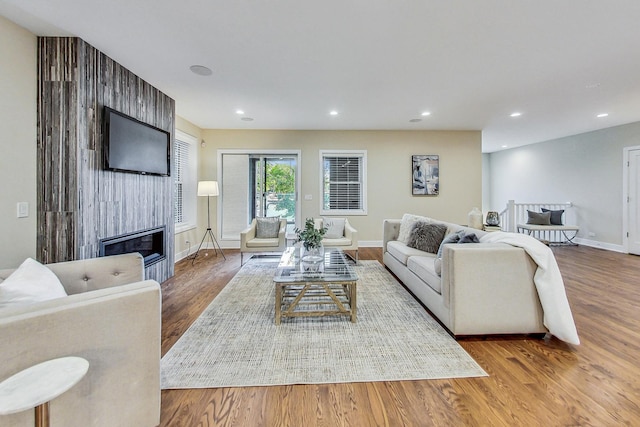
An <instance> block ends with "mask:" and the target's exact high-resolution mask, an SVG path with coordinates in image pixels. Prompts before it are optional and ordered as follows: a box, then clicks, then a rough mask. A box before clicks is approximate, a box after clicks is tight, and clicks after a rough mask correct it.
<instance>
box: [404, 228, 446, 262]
mask: <svg viewBox="0 0 640 427" xmlns="http://www.w3.org/2000/svg"><path fill="white" fill-rule="evenodd" d="M446 232H447V226H446V225H444V224H437V223H433V224H428V223H425V222H422V221H420V222H417V223H415V225H414V226H413V230H412V231H411V234H410V235H409V241H408V242H407V246H409V247H412V248H416V249H420V250H421V251H425V252H429V253H432V254H435V253H437V252H438V248H439V247H440V243H442V240H443V239H444V235H445V233H446Z"/></svg>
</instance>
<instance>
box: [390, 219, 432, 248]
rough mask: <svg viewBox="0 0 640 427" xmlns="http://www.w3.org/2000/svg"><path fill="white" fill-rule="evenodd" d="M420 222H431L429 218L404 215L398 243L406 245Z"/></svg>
mask: <svg viewBox="0 0 640 427" xmlns="http://www.w3.org/2000/svg"><path fill="white" fill-rule="evenodd" d="M418 221H423V222H427V223H428V222H431V220H430V219H429V218H427V217H424V216H419V215H411V214H404V215H402V220H401V221H400V231H399V232H398V241H400V242H402V243H405V244H406V243H407V242H408V241H409V235H410V234H411V231H412V230H413V226H414V225H415V224H416V222H418Z"/></svg>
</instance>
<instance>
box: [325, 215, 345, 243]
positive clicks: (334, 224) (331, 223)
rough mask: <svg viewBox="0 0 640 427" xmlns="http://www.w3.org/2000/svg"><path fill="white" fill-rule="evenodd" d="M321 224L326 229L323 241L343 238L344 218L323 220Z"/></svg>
mask: <svg viewBox="0 0 640 427" xmlns="http://www.w3.org/2000/svg"><path fill="white" fill-rule="evenodd" d="M322 222H323V225H324V227H325V228H326V229H327V232H326V233H325V235H324V238H325V239H341V238H342V237H344V224H345V219H344V218H323V220H322Z"/></svg>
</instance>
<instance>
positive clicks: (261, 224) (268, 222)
mask: <svg viewBox="0 0 640 427" xmlns="http://www.w3.org/2000/svg"><path fill="white" fill-rule="evenodd" d="M279 231H280V218H278V217H277V216H273V217H269V218H256V237H257V238H259V239H273V238H276V237H278V232H279Z"/></svg>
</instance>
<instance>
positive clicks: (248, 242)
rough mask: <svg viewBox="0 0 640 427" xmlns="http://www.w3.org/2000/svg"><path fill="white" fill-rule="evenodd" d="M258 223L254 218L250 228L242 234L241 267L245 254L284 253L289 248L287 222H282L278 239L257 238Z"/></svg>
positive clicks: (282, 220)
mask: <svg viewBox="0 0 640 427" xmlns="http://www.w3.org/2000/svg"><path fill="white" fill-rule="evenodd" d="M257 229H258V223H257V221H256V219H255V218H254V219H253V220H252V221H251V224H250V225H249V227H248V228H246V229H245V230H243V231H242V232H240V265H243V264H244V254H245V253H251V254H253V253H267V252H284V250H285V249H286V248H287V240H286V238H285V233H286V229H287V220H286V219H281V220H280V229H279V231H278V237H268V238H267V237H262V238H261V237H256V236H257Z"/></svg>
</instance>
